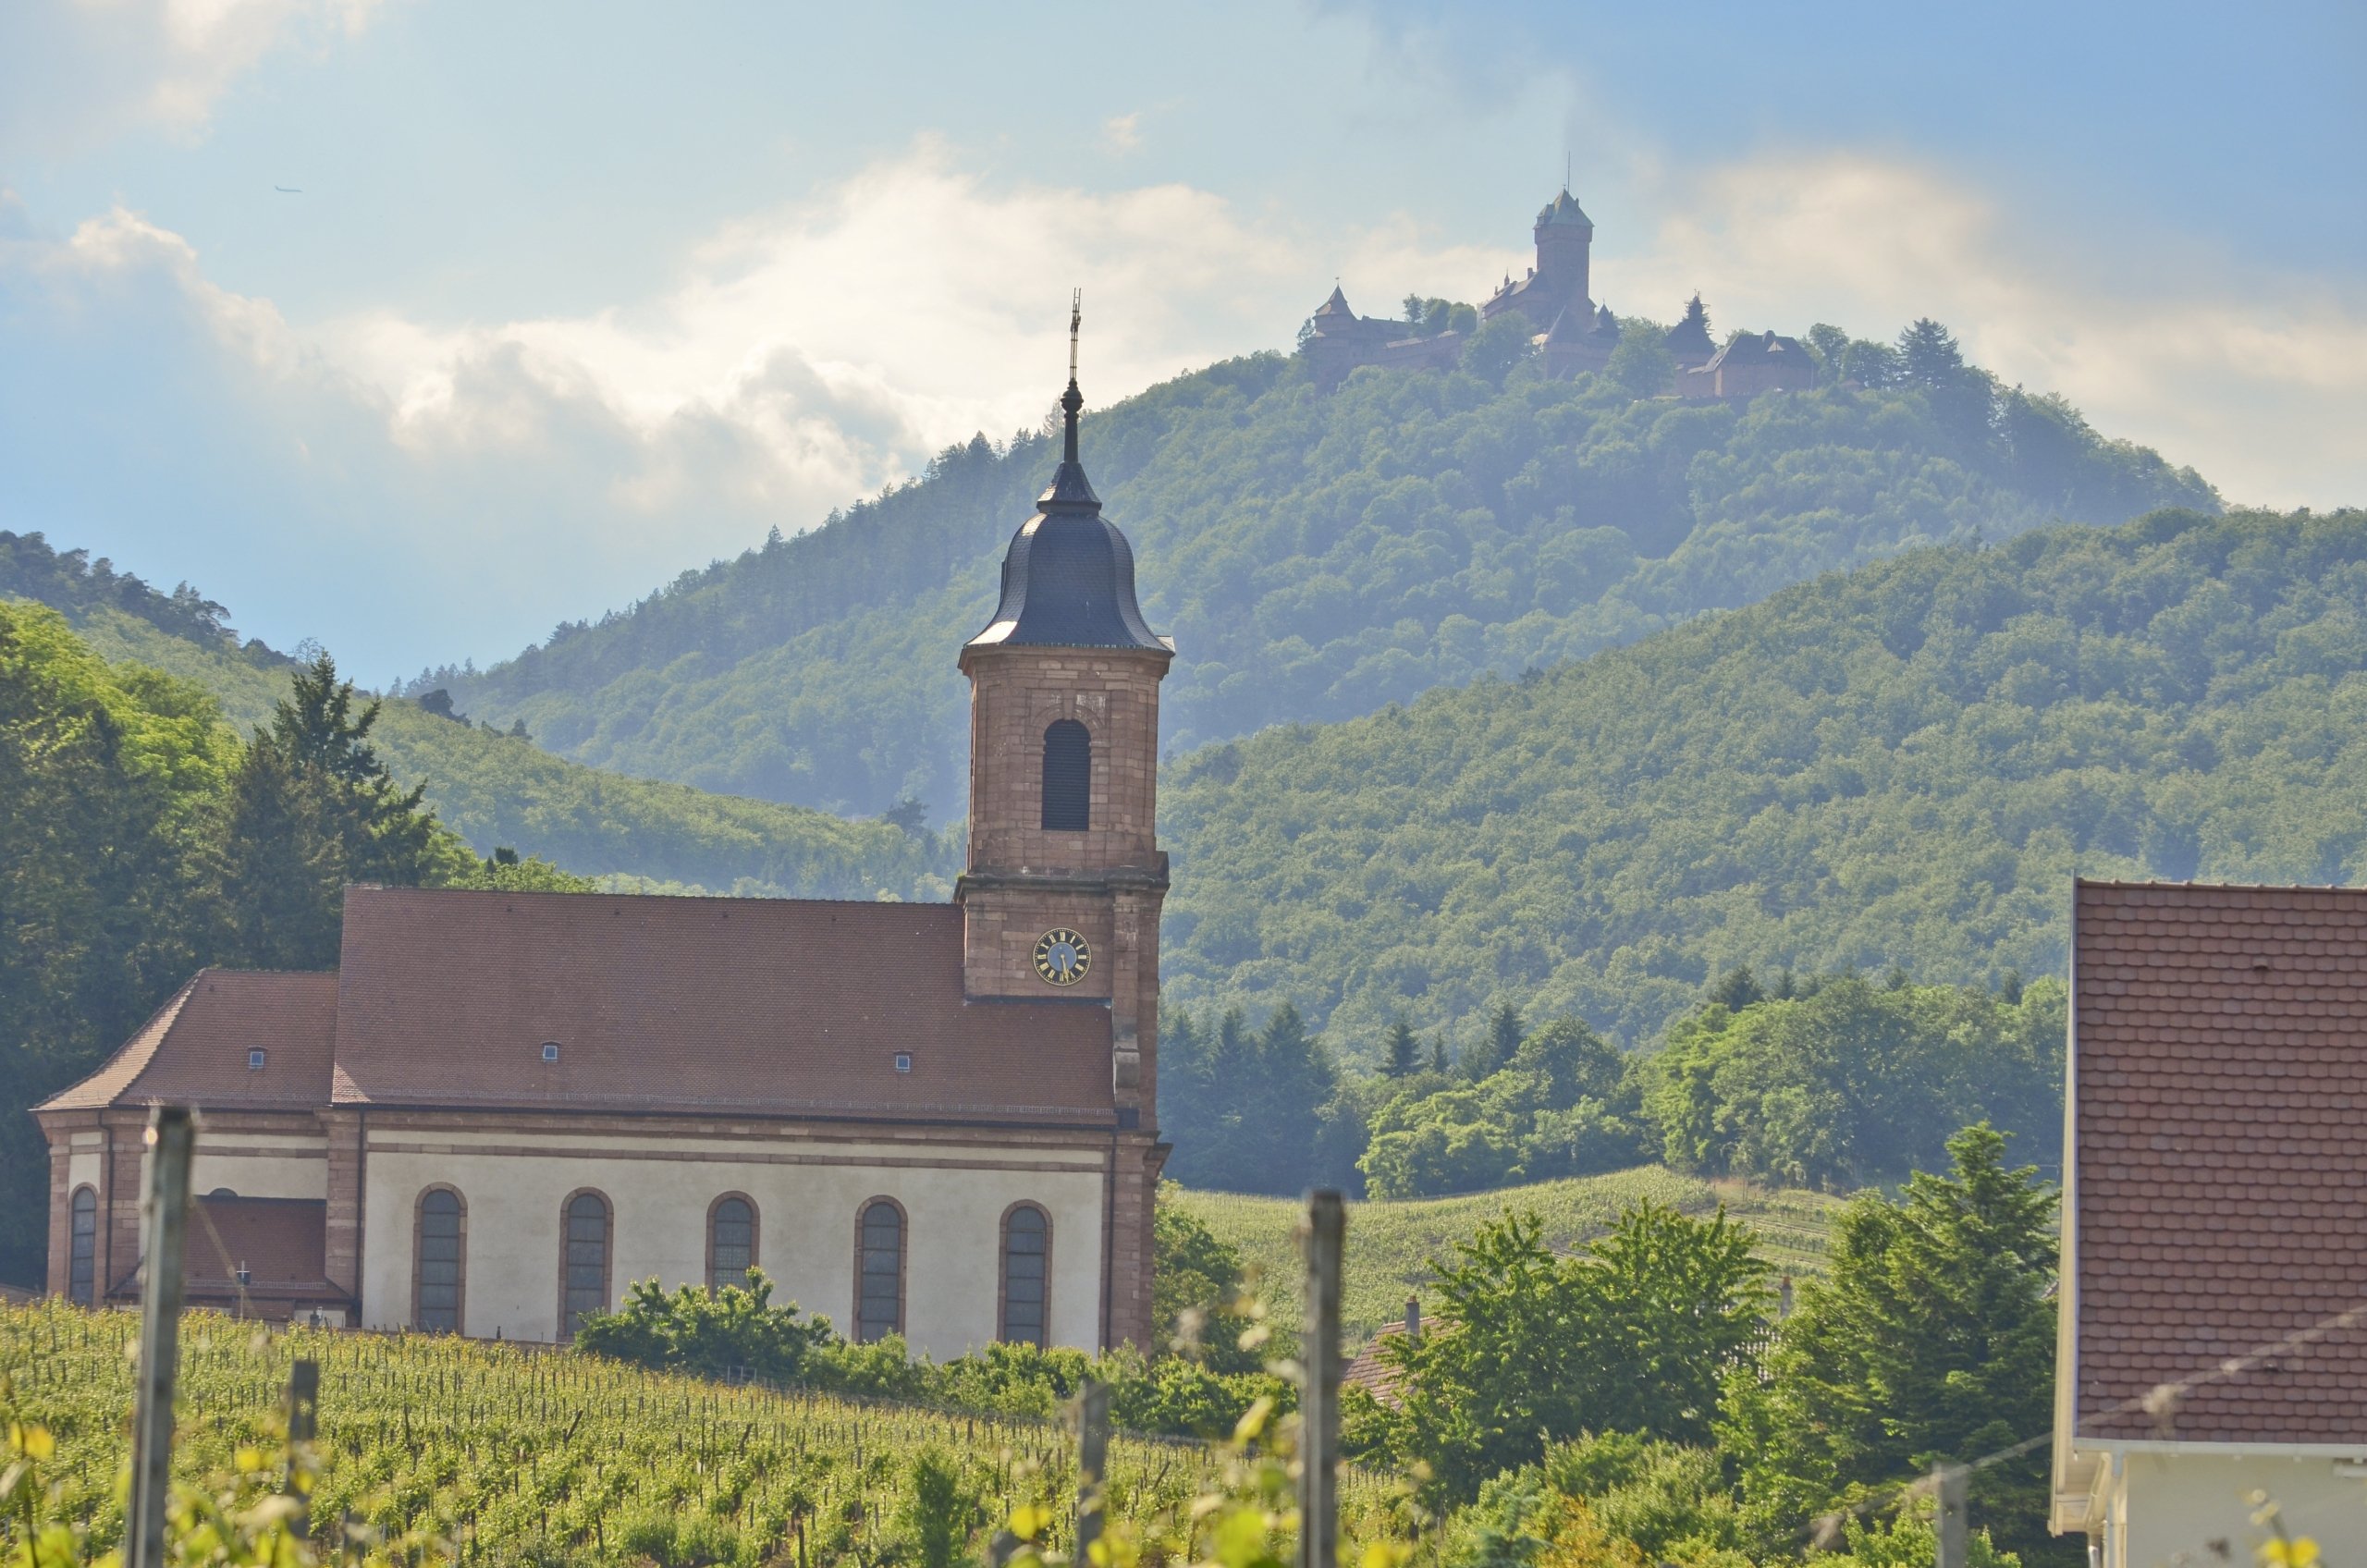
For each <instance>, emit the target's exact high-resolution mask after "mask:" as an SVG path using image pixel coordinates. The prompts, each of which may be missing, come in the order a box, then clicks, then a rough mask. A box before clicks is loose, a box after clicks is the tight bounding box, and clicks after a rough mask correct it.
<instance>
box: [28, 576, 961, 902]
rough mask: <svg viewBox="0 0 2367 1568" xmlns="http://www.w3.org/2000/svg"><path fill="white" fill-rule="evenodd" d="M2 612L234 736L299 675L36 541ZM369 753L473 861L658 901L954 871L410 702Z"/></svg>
mask: <svg viewBox="0 0 2367 1568" xmlns="http://www.w3.org/2000/svg"><path fill="white" fill-rule="evenodd" d="M12 598H14V599H22V600H31V601H33V602H36V603H40V604H45V605H48V606H51V607H52V608H55V609H57V610H59V611H61V612H62V613H64V614H65V616H66V617H67V619H68V620H69V621H70V622H71V623H72V624H73V627H74V630H75V631H76V632H77V633H78V635H79V636H80V639H81V641H82V642H83V643H85V644H87V646H88V647H89V648H90V649H91V651H92V652H93V653H95V654H97V655H99V656H100V657H102V658H104V659H105V660H106V661H108V662H109V663H110V664H114V665H117V666H127V667H129V666H138V667H145V668H151V669H160V670H163V671H165V672H166V673H167V674H169V675H173V676H177V677H178V678H179V679H181V680H186V681H189V682H190V683H192V684H194V685H196V686H199V687H202V688H203V689H204V690H205V691H206V692H208V693H209V694H210V695H211V696H213V698H214V699H215V701H216V702H218V703H219V704H221V705H222V710H223V713H224V715H225V716H226V717H227V718H229V719H230V720H231V722H232V723H234V724H235V725H237V726H238V728H239V729H240V730H242V731H251V730H252V729H254V728H255V727H256V726H257V725H259V724H262V723H264V722H265V721H266V720H267V719H268V718H269V717H270V715H271V711H272V708H273V705H274V704H276V703H277V702H279V701H280V700H281V699H282V698H284V697H286V696H287V695H288V681H289V679H290V677H291V676H292V675H293V674H294V672H295V670H296V668H297V662H296V661H295V660H293V659H291V658H289V657H288V656H287V655H284V654H280V653H277V652H275V651H274V650H272V649H270V648H268V647H266V646H264V644H263V643H259V642H252V641H250V642H247V643H243V644H242V643H240V642H239V639H238V638H237V636H236V635H235V634H233V633H232V632H230V631H228V630H227V628H226V627H225V626H224V624H223V618H224V616H225V614H226V613H227V612H226V611H225V610H224V609H223V607H222V606H220V605H218V604H215V603H214V602H212V601H210V600H208V599H206V598H205V597H204V596H203V595H202V594H200V593H198V592H197V591H196V590H194V589H192V588H190V587H189V586H188V585H187V584H183V585H182V586H181V587H180V588H179V589H178V590H176V591H175V592H174V593H172V594H163V593H160V592H158V591H156V590H155V589H153V588H151V587H150V586H149V585H148V584H146V583H144V582H141V580H140V579H138V578H136V577H131V576H128V575H124V574H121V573H117V572H116V571H115V570H112V569H111V568H110V567H109V565H108V563H107V562H106V561H105V559H104V557H102V558H101V559H99V560H96V561H92V560H91V559H90V558H89V557H88V556H87V553H86V552H83V551H80V550H64V551H60V550H56V549H55V548H54V547H53V546H52V545H50V544H49V542H48V541H47V540H45V539H43V536H42V535H40V534H38V533H32V534H17V533H0V603H6V601H8V600H9V599H12ZM373 740H374V743H375V745H376V747H377V750H378V752H379V753H380V754H381V755H382V756H383V757H385V759H386V765H387V767H388V769H389V770H390V771H391V772H392V773H393V774H394V776H395V777H396V778H399V779H400V780H401V781H402V783H403V784H404V785H405V786H406V787H408V786H410V785H413V784H420V785H424V786H425V787H426V790H427V804H428V805H429V806H430V807H432V808H433V809H434V810H435V813H436V815H438V816H439V817H440V818H441V819H442V821H443V822H444V823H445V825H446V826H448V827H451V828H452V829H453V830H454V831H456V832H457V833H459V834H460V836H461V837H462V838H463V839H466V840H467V841H468V843H469V844H470V846H471V847H472V848H473V849H474V850H475V851H477V852H478V853H479V854H481V855H483V854H491V853H492V852H493V851H495V850H496V849H497V848H504V847H508V848H513V849H517V850H520V851H524V852H526V853H529V854H537V855H541V856H543V857H545V858H546V859H548V860H550V861H552V862H554V863H556V864H558V865H559V866H561V867H563V868H564V869H566V870H568V871H570V872H574V873H576V874H578V875H580V876H593V877H599V876H619V877H626V878H634V879H640V881H641V882H645V883H648V884H652V885H655V886H656V888H657V889H658V890H663V889H664V888H669V887H674V886H677V885H679V886H687V887H696V888H708V889H712V890H714V891H717V892H742V893H752V894H758V895H791V896H795V897H801V898H857V899H868V898H874V897H877V896H878V895H880V894H882V893H886V894H890V895H893V896H895V897H899V898H943V897H945V896H946V894H947V893H948V892H949V891H950V888H951V886H952V876H953V873H954V871H955V870H956V869H957V867H958V864H959V860H960V855H959V851H958V849H957V848H956V847H955V846H954V845H953V844H951V843H950V842H948V841H946V840H945V839H941V838H938V837H932V836H930V835H928V834H926V833H919V832H914V831H910V830H908V829H906V828H901V827H896V826H894V825H892V824H889V823H886V822H878V821H871V822H850V821H846V820H844V819H842V818H840V817H836V816H832V815H828V814H827V813H824V812H819V811H813V810H809V809H806V808H803V807H800V806H792V805H784V804H781V803H779V802H772V801H759V800H747V799H741V798H734V797H731V796H727V795H715V794H709V793H707V792H705V791H704V790H695V789H692V788H690V787H688V786H685V785H681V784H672V783H663V782H659V781H656V780H652V779H645V778H627V777H624V776H621V775H619V774H615V773H607V772H603V771H601V770H599V769H596V768H590V767H585V766H582V765H581V764H577V763H573V762H570V761H568V760H566V759H565V758H563V757H558V756H555V755H553V754H551V753H549V752H547V751H545V750H544V749H542V748H541V747H539V746H537V745H535V744H534V743H533V741H532V740H531V739H529V738H527V737H524V736H520V735H512V734H509V733H507V727H505V729H504V730H503V731H501V732H496V731H494V730H492V729H488V728H486V727H484V726H483V725H481V724H479V723H473V722H470V721H469V720H468V719H467V718H465V717H463V718H459V719H455V718H451V717H438V716H437V715H435V714H433V713H430V712H428V711H426V710H425V709H423V708H422V707H420V706H418V705H417V704H413V703H409V702H390V703H388V704H386V708H385V711H384V713H383V714H382V715H381V716H380V718H379V721H378V725H377V728H376V729H375V731H374V735H373ZM633 885H639V883H638V882H637V883H635V884H633Z"/></svg>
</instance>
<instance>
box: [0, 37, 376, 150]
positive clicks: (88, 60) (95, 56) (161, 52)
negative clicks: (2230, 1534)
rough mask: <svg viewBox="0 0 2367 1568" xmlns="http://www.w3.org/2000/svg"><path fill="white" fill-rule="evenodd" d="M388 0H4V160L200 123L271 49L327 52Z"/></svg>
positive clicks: (0, 136)
mask: <svg viewBox="0 0 2367 1568" xmlns="http://www.w3.org/2000/svg"><path fill="white" fill-rule="evenodd" d="M380 4H381V0H9V3H8V4H7V5H6V6H0V160H5V159H7V158H12V157H16V156H20V155H22V154H24V153H29V152H33V153H44V154H48V155H52V156H55V155H56V154H59V153H67V152H70V151H73V150H75V149H78V148H80V147H82V146H85V145H88V144H90V143H92V142H95V141H102V140H104V139H105V138H106V137H108V136H111V135H113V134H115V133H116V132H117V131H120V130H123V129H129V128H130V127H133V126H140V125H151V126H159V127H162V128H164V129H166V130H168V131H173V132H178V133H184V134H188V133H194V132H197V131H199V130H202V129H203V127H204V125H205V123H206V120H207V118H208V116H210V115H211V114H212V113H213V109H214V105H215V102H216V101H217V100H219V99H220V97H221V96H222V94H223V93H224V92H227V90H228V89H229V87H230V85H231V84H232V83H233V82H235V81H236V80H238V79H239V77H241V76H243V75H245V74H246V73H247V72H248V71H250V70H251V69H253V68H254V67H255V66H256V65H257V64H259V63H260V62H261V61H262V60H263V58H264V56H265V55H268V54H270V53H271V52H272V51H273V50H275V49H277V48H283V47H294V48H302V49H311V50H314V51H318V50H323V49H326V48H328V47H329V46H330V45H331V44H333V43H335V42H336V41H337V40H339V39H342V38H347V37H350V36H351V35H353V34H355V33H358V32H360V31H362V29H363V27H364V26H366V25H367V23H368V22H369V19H370V17H371V13H372V12H373V11H374V10H375V9H376V8H377V7H378V6H379V5H380Z"/></svg>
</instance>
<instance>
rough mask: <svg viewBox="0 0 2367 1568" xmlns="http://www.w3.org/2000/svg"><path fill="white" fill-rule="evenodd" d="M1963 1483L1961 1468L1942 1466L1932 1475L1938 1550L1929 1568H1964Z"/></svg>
mask: <svg viewBox="0 0 2367 1568" xmlns="http://www.w3.org/2000/svg"><path fill="white" fill-rule="evenodd" d="M1964 1483H1965V1470H1964V1467H1963V1466H1961V1465H1956V1464H1943V1465H1940V1466H1939V1467H1938V1468H1936V1469H1934V1470H1933V1471H1932V1494H1933V1496H1934V1497H1935V1498H1936V1499H1937V1501H1938V1512H1939V1517H1938V1518H1937V1519H1936V1520H1935V1521H1934V1524H1935V1525H1936V1527H1937V1529H1938V1532H1939V1550H1938V1551H1937V1553H1936V1554H1935V1555H1934V1556H1933V1558H1932V1568H1965V1560H1964V1559H1965V1542H1964V1508H1965V1496H1964V1494H1965V1484H1964Z"/></svg>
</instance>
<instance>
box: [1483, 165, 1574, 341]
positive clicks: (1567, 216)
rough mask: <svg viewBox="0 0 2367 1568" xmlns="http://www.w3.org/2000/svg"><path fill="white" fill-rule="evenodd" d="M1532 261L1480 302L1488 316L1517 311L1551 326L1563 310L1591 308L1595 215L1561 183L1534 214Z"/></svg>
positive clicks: (1545, 326) (1542, 327) (1539, 325)
mask: <svg viewBox="0 0 2367 1568" xmlns="http://www.w3.org/2000/svg"><path fill="white" fill-rule="evenodd" d="M1536 234H1537V264H1536V265H1535V266H1533V267H1531V268H1530V269H1529V272H1528V276H1527V277H1524V278H1522V279H1520V280H1519V281H1518V282H1517V283H1515V282H1514V281H1512V280H1511V279H1509V278H1507V279H1506V280H1505V282H1504V286H1503V287H1502V288H1499V289H1497V290H1496V292H1495V293H1493V294H1492V295H1490V296H1489V298H1488V300H1487V301H1486V302H1485V303H1483V304H1482V305H1481V306H1480V307H1479V313H1480V314H1481V315H1482V316H1485V317H1488V318H1489V319H1490V320H1492V319H1494V318H1495V317H1496V316H1498V315H1501V314H1502V313H1503V312H1506V311H1519V312H1521V313H1523V314H1524V315H1526V316H1527V317H1528V319H1529V320H1530V321H1532V322H1535V323H1536V324H1537V329H1538V330H1539V332H1543V331H1547V330H1549V329H1551V326H1552V325H1553V321H1554V318H1555V317H1557V316H1559V315H1560V314H1561V313H1562V312H1564V311H1565V310H1568V311H1576V312H1580V313H1581V314H1585V313H1588V312H1591V311H1592V310H1593V309H1594V303H1593V300H1591V298H1590V297H1589V296H1588V288H1590V287H1591V286H1592V278H1591V277H1590V276H1589V273H1590V271H1591V268H1592V265H1593V262H1592V256H1593V253H1594V220H1593V219H1592V218H1589V217H1588V216H1587V214H1586V209H1584V208H1583V207H1580V206H1579V205H1578V199H1577V198H1576V197H1575V196H1573V195H1571V194H1570V192H1569V190H1568V189H1567V188H1566V187H1565V188H1564V190H1563V191H1562V193H1561V194H1560V195H1559V196H1556V197H1555V198H1554V199H1553V200H1552V201H1551V202H1547V203H1546V204H1545V208H1544V210H1543V211H1542V212H1540V213H1539V214H1537V229H1536Z"/></svg>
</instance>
